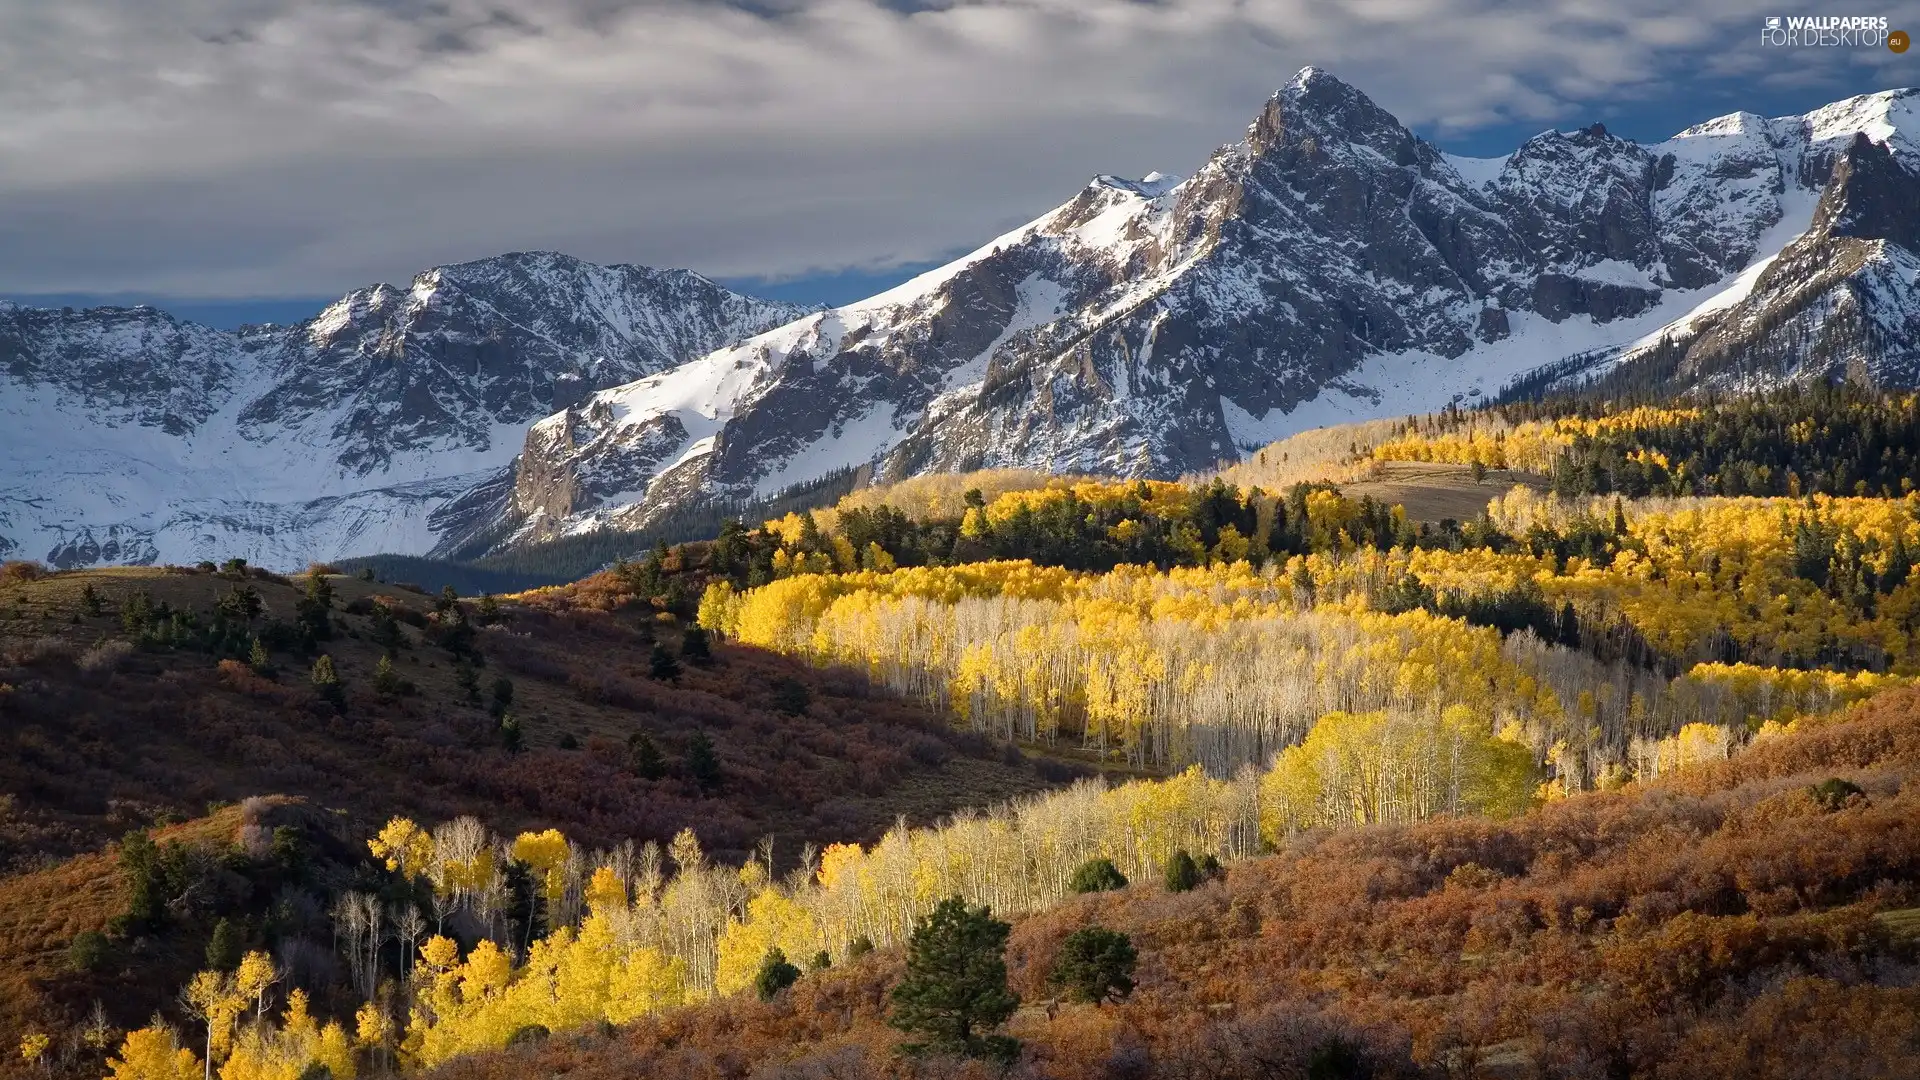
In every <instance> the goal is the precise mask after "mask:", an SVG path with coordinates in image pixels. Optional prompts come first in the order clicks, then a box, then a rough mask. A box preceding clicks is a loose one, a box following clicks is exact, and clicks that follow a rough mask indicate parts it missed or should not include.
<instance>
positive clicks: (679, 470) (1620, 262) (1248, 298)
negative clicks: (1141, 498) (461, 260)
mask: <svg viewBox="0 0 1920 1080" xmlns="http://www.w3.org/2000/svg"><path fill="white" fill-rule="evenodd" d="M1915 95H1916V92H1914V91H1890V92H1887V93H1882V94H1875V95H1870V96H1866V97H1861V98H1854V99H1850V100H1848V101H1845V102H1840V103H1838V104H1835V105H1832V106H1828V107H1826V108H1823V109H1820V110H1816V111H1815V112H1813V113H1809V114H1807V115H1806V116H1799V117H1786V118H1781V119H1763V118H1761V117H1758V116H1753V115H1751V114H1736V115H1733V116H1728V117H1722V118H1720V119H1718V120H1714V121H1710V122H1708V123H1706V124H1702V125H1700V126H1697V127H1694V128H1690V129H1688V130H1687V131H1684V132H1681V133H1680V134H1679V135H1677V136H1675V137H1674V138H1673V139H1670V140H1668V141H1667V142H1664V143H1659V144H1655V145H1641V144H1637V143H1634V142H1630V141H1628V140H1625V139H1621V138H1618V137H1615V136H1613V135H1611V134H1609V133H1607V132H1606V130H1605V129H1604V128H1602V127H1600V126H1599V125H1595V126H1593V127H1591V128H1587V129H1584V130H1578V131H1571V132H1557V131H1550V132H1546V133H1543V134H1541V135H1539V136H1536V137H1534V138H1533V139H1530V140H1528V141H1527V142H1526V144H1525V145H1523V146H1521V147H1520V148H1519V149H1518V150H1517V151H1515V152H1514V153H1513V154H1512V155H1510V156H1509V157H1507V158H1505V159H1504V160H1478V159H1465V158H1458V157H1454V156H1451V155H1448V154H1445V153H1442V152H1441V151H1439V150H1437V149H1436V148H1434V147H1433V146H1431V145H1430V144H1428V143H1426V142H1424V141H1422V140H1421V139H1419V138H1418V137H1416V136H1415V135H1413V134H1412V133H1411V132H1410V131H1408V130H1407V129H1406V128H1405V127H1404V126H1403V125H1401V124H1400V123H1399V122H1398V121H1397V120H1395V119H1394V117H1392V116H1391V115H1389V114H1388V113H1387V112H1385V111H1384V110H1382V109H1381V108H1379V106H1377V105H1375V104H1374V103H1373V102H1372V101H1370V100H1368V98H1367V97H1366V96H1365V95H1364V94H1362V93H1361V92H1359V91H1358V90H1356V89H1354V88H1353V87H1351V86H1348V85H1347V84H1345V83H1343V82H1341V81H1339V80H1338V79H1336V78H1334V77H1333V76H1331V75H1328V74H1327V73H1325V72H1322V71H1319V70H1316V69H1312V68H1308V69H1306V70H1304V71H1302V72H1301V73H1300V74H1299V75H1298V76H1297V77H1296V78H1295V79H1294V80H1293V81H1292V82H1291V83H1289V84H1288V85H1287V86H1286V87H1285V88H1284V89H1282V90H1281V91H1280V92H1279V93H1278V94H1276V95H1275V96H1274V97H1273V99H1272V100H1271V101H1269V102H1268V103H1267V105H1266V107H1265V108H1264V109H1263V110H1262V112H1261V114H1260V116H1259V117H1258V118H1257V119H1256V120H1255V122H1254V123H1253V124H1252V125H1251V126H1250V127H1249V128H1248V130H1247V134H1246V137H1245V138H1244V139H1242V140H1241V141H1240V142H1237V143H1235V144H1232V145H1230V146H1226V147H1223V148H1222V149H1220V150H1219V151H1218V152H1216V153H1215V154H1214V155H1213V156H1212V158H1210V159H1209V160H1208V161H1207V162H1206V163H1205V164H1204V165H1203V166H1202V167H1201V168H1200V169H1199V171H1198V172H1196V173H1195V174H1194V175H1193V177H1192V178H1191V179H1188V180H1185V181H1178V180H1176V179H1174V178H1167V177H1162V176H1159V175H1157V174H1155V175H1153V176H1150V177H1148V178H1147V179H1145V180H1141V181H1127V180H1121V179H1117V178H1114V177H1105V176H1103V177H1099V178H1096V179H1095V180H1094V181H1093V182H1092V183H1091V184H1089V185H1088V187H1087V188H1086V189H1085V190H1083V191H1082V192H1081V193H1080V194H1079V195H1078V196H1076V197H1075V198H1074V199H1072V200H1071V201H1069V202H1068V203H1067V204H1065V205H1063V206H1061V207H1060V208H1058V209H1056V210H1054V211H1053V212H1051V213H1049V214H1047V215H1045V216H1043V217H1041V218H1039V219H1038V220H1036V221H1034V222H1033V223H1031V224H1029V225H1027V226H1025V227H1023V228H1021V229H1018V230H1015V231H1014V232H1011V233H1009V234H1007V235H1005V236H1002V237H1000V238H998V239H997V240H995V241H993V242H992V243H990V244H988V245H986V246H984V247H982V248H981V249H979V250H978V251H975V252H974V253H972V254H970V255H968V256H966V257H965V258H962V259H960V260H957V261H955V262H954V263H952V264H950V265H948V266H945V267H942V268H940V269H938V270H935V271H933V272H931V273H928V274H925V275H923V276H921V277H920V278H917V279H915V280H914V281H912V282H909V283H907V284H906V285H903V286H901V287H899V288H897V289H894V290H891V291H889V292H886V293H882V294H881V295H878V296H875V297H872V298H870V299H868V300H865V301H862V302H860V303H857V304H851V305H848V306H846V307H841V308H836V309H832V310H828V311H822V312H817V313H813V314H810V315H808V316H806V317H804V318H802V319H800V320H798V321H796V322H793V323H790V324H788V325H786V326H782V327H780V328H778V329H776V330H772V331H770V332H768V333H766V334H762V335H760V336H758V337H756V338H753V339H751V340H748V341H745V342H743V343H740V344H737V345H733V346H730V347H728V348H726V349H722V350H720V351H717V352H714V353H711V354H709V355H707V356H705V357H702V358H700V359H698V360H695V361H693V362H691V363H689V364H687V365H685V366H682V367H680V368H677V369H674V370H672V371H664V372H661V373H658V374H653V375H649V376H647V377H645V378H642V379H640V380H638V381H636V382H633V383H629V384H627V385H624V386H620V387H616V388H613V389H609V390H605V391H602V392H600V393H598V394H595V395H592V396H591V397H588V398H585V399H583V400H582V401H580V402H579V403H577V404H575V405H573V406H572V407H570V408H568V409H565V410H563V411H560V412H558V413H556V414H555V415H553V416H550V417H548V418H546V419H545V420H542V421H540V422H539V423H537V424H535V425H534V426H533V428H532V430H531V431H530V432H529V433H528V436H527V440H526V447H525V451H524V453H523V454H522V456H521V458H520V460H519V463H518V465H517V467H516V470H515V473H514V476H513V483H512V486H511V489H510V490H509V488H508V487H507V486H506V485H505V484H502V483H500V482H498V481H496V482H495V483H494V484H493V486H491V487H489V488H488V489H486V490H485V491H484V492H476V493H475V494H474V496H473V497H471V498H470V499H469V500H468V502H469V505H471V506H472V507H473V510H474V512H473V518H474V520H475V521H476V522H477V521H479V519H482V518H484V519H486V521H485V524H484V529H485V534H484V535H485V536H486V537H487V538H488V541H487V542H488V543H515V542H522V543H523V542H527V541H531V540H538V539H541V538H547V537H552V536H555V535H561V534H565V533H571V532H580V531H584V530H588V529H593V528H598V527H603V526H608V525H614V526H622V527H643V526H645V525H647V524H648V523H650V522H653V521H657V520H660V519H661V518H662V517H663V516H664V515H667V514H669V513H673V512H675V511H676V510H677V509H683V508H684V507H685V506H687V505H688V504H689V503H690V502H693V501H697V500H706V499H725V500H742V499H748V498H752V497H755V496H764V495H765V494H767V493H769V492H771V491H774V490H778V489H780V488H782V487H786V486H788V485H793V484H798V483H804V482H806V481H808V480H810V479H812V478H814V477H817V476H819V475H821V474H823V473H825V472H828V471H830V470H834V469H843V468H847V467H850V466H858V465H866V464H871V465H873V466H874V467H875V472H876V476H878V477H879V478H881V479H887V478H898V477H901V476H906V475H911V474H915V473H921V472H926V471H932V470H955V469H971V468H980V467H995V466H1025V467H1033V468H1041V469H1049V470H1059V471H1069V470H1072V471H1089V472H1110V473H1120V474H1125V475H1147V476H1171V475H1177V474H1180V473H1184V472H1188V471H1193V470H1199V469H1204V468H1207V467H1209V466H1212V465H1214V464H1215V463H1217V462H1218V461H1220V460H1222V459H1230V458H1234V457H1237V456H1239V455H1240V454H1241V453H1244V452H1245V451H1247V450H1249V449H1252V448H1254V447H1257V446H1259V445H1262V444H1265V443H1267V442H1269V441H1271V440H1274V439H1277V438H1280V437H1282V436H1285V435H1287V434H1290V433H1292V432H1295V431H1299V430H1303V429H1306V428H1310V427H1314V426H1317V425H1320V424H1324V423H1330V422H1337V421H1344V420H1350V419H1356V418H1366V417H1372V416H1384V415H1393V414H1404V413H1407V412H1412V411H1419V410H1425V409H1430V408H1435V407H1438V406H1441V405H1444V404H1446V403H1447V402H1449V401H1453V400H1465V399H1470V398H1472V397H1475V396H1479V395H1481V394H1484V393H1488V392H1491V391H1494V390H1496V389H1498V388H1499V387H1500V386H1501V385H1502V384H1504V383H1506V382H1507V381H1508V380H1510V379H1512V378H1514V377H1515V376H1518V375H1521V374H1523V373H1525V372H1528V371H1530V370H1533V369H1536V368H1539V367H1541V366H1542V365H1545V364H1549V363H1550V362H1554V361H1560V360H1562V359H1563V358H1566V357H1569V356H1580V357H1582V359H1581V360H1580V361H1579V362H1577V363H1574V364H1572V365H1571V367H1573V368H1587V367H1592V366H1593V365H1594V364H1597V363H1603V362H1611V361H1613V360H1617V359H1618V358H1619V356H1620V355H1621V353H1622V351H1623V350H1625V349H1627V348H1629V347H1632V346H1634V345H1635V344H1637V343H1644V342H1646V341H1649V340H1656V341H1657V340H1658V339H1659V337H1660V335H1661V333H1662V331H1663V328H1666V327H1668V326H1669V324H1671V323H1673V322H1674V321H1675V320H1676V319H1677V318H1681V317H1683V316H1687V315H1688V314H1689V313H1690V312H1694V311H1696V309H1698V308H1700V307H1701V306H1702V305H1703V302H1704V303H1705V305H1706V306H1707V307H1708V308H1713V307H1714V306H1715V305H1718V306H1719V307H1720V308H1723V309H1726V310H1729V311H1732V310H1733V309H1734V307H1735V306H1739V311H1738V312H1737V313H1736V314H1737V315H1738V319H1737V322H1728V323H1727V324H1726V325H1727V326H1728V327H1733V326H1735V325H1739V326H1745V327H1748V328H1749V329H1748V330H1746V331H1742V333H1744V334H1745V335H1746V336H1744V337H1740V336H1735V337H1728V336H1727V334H1726V333H1724V332H1723V333H1722V334H1721V335H1720V338H1719V339H1718V340H1720V341H1722V342H1723V345H1722V346H1721V348H1722V352H1723V353H1724V354H1725V355H1727V356H1735V357H1739V356H1745V355H1747V354H1748V353H1749V352H1751V351H1752V350H1753V349H1755V348H1762V347H1765V348H1775V347H1776V346H1775V345H1772V344H1766V343H1765V342H1763V341H1762V340H1761V338H1763V337H1765V336H1766V334H1768V333H1771V334H1773V335H1774V338H1778V337H1779V333H1776V332H1775V331H1774V330H1772V329H1768V330H1766V331H1764V332H1762V331H1761V330H1759V329H1755V328H1773V327H1775V326H1776V324H1777V323H1779V322H1781V320H1784V319H1786V318H1787V315H1786V312H1787V311H1788V309H1789V308H1791V309H1792V310H1794V311H1797V312H1800V313H1801V315H1800V316H1797V317H1796V319H1794V320H1789V321H1792V322H1793V323H1794V325H1793V327H1791V328H1789V330H1787V331H1784V332H1785V333H1789V334H1791V335H1798V336H1799V337H1805V336H1807V335H1809V334H1812V335H1813V336H1816V337H1817V336H1819V335H1820V334H1821V333H1837V332H1839V328H1840V327H1842V326H1843V325H1851V324H1861V325H1866V324H1872V325H1874V326H1877V327H1879V330H1878V331H1876V332H1877V333H1879V334H1881V337H1879V338H1876V339H1873V340H1875V341H1876V342H1878V344H1877V345H1875V346H1873V347H1874V348H1876V349H1879V350H1880V351H1881V352H1882V353H1884V354H1885V355H1886V356H1888V357H1892V358H1895V359H1889V360H1888V361H1886V362H1879V363H1878V364H1877V366H1876V364H1874V363H1868V364H1867V365H1866V367H1867V368H1868V369H1869V371H1870V373H1871V374H1872V375H1873V376H1874V377H1877V378H1883V379H1886V380H1890V381H1893V382H1896V383H1900V384H1906V383H1909V382H1911V381H1912V380H1913V378H1914V371H1913V365H1912V364H1911V363H1908V362H1907V361H1905V360H1900V359H1897V357H1901V356H1905V355H1906V353H1905V352H1901V351H1900V350H1901V349H1903V348H1904V349H1906V350H1909V351H1910V350H1911V348H1912V347H1913V346H1912V342H1913V341H1914V340H1915V337H1916V333H1915V327H1914V325H1913V322H1912V316H1911V314H1910V312H1911V311H1912V310H1913V307H1914V305H1913V293H1914V283H1913V282H1914V277H1913V274H1912V273H1911V272H1904V271H1905V268H1906V267H1907V266H1908V265H1909V264H1910V263H1911V262H1912V261H1913V259H1914V255H1913V250H1914V249H1913V247H1912V246H1911V241H1912V237H1911V232H1912V230H1913V229H1914V228H1915V222H1916V221H1920V217H1917V216H1916V215H1917V214H1920V204H1916V203H1915V202H1914V200H1913V198H1912V196H1911V190H1912V183H1913V180H1912V175H1913V174H1912V172H1911V171H1910V170H1911V169H1912V164H1911V163H1912V162H1913V160H1914V155H1915V146H1914V144H1913V142H1912V141H1911V140H1912V139H1913V138H1914V134H1913V133H1914V131H1915V129H1916V123H1915V115H1914V111H1913V110H1914V103H1915V102H1916V100H1920V98H1916V96H1915ZM1832 176H1839V177H1840V181H1839V182H1837V183H1829V177H1832ZM1903 177H1904V178H1906V179H1904V180H1903V179H1901V178H1903ZM1823 189H1824V190H1826V191H1828V192H1829V197H1828V199H1827V202H1826V203H1825V204H1821V205H1822V208H1821V212H1820V216H1819V217H1818V218H1817V219H1816V216H1815V212H1814V211H1815V207H1816V204H1817V203H1820V200H1821V198H1822V196H1821V192H1822V190H1823ZM1836 192H1838V193H1840V194H1836ZM1856 193H1857V194H1856ZM1839 222H1851V223H1853V224H1851V225H1844V226H1843V225H1840V224H1836V223H1839ZM1843 234H1844V235H1843ZM1796 238H1798V239H1796ZM1820 238H1825V239H1820ZM1783 251H1785V252H1786V254H1785V255H1784V256H1783V255H1782V254H1781V253H1782V252H1783ZM1776 258H1780V259H1784V260H1785V261H1784V262H1782V263H1781V265H1782V267H1783V268H1784V267H1787V266H1792V267H1793V268H1794V269H1793V270H1792V272H1791V274H1788V273H1787V272H1786V271H1785V270H1784V269H1783V270H1782V271H1781V272H1779V273H1776V274H1775V275H1774V276H1773V278H1770V279H1766V280H1765V281H1763V283H1762V284H1761V286H1760V287H1759V288H1758V289H1757V290H1755V291H1753V295H1752V298H1751V300H1749V301H1747V302H1746V303H1744V304H1743V305H1736V299H1737V297H1735V295H1734V294H1735V293H1736V292H1740V291H1741V290H1746V289H1750V288H1752V285H1753V283H1752V281H1751V279H1750V275H1754V274H1758V273H1760V267H1761V266H1762V264H1763V263H1765V262H1766V261H1768V260H1773V259H1776ZM1805 281H1813V282H1815V283H1816V285H1815V287H1813V288H1812V290H1811V291H1809V290H1808V288H1805V287H1803V286H1802V285H1801V284H1799V283H1802V282H1805ZM1820 283H1825V284H1820ZM1836 283H1838V284H1836ZM1836 288H1838V289H1841V290H1842V291H1844V292H1845V293H1846V295H1847V296H1848V297H1853V298H1854V301H1857V302H1854V301H1848V302H1842V299H1841V298H1840V297H1839V295H1838V294H1837V293H1835V292H1834V289H1836ZM1742 295H1744V293H1742ZM1820 328H1827V329H1824V330H1823V329H1820ZM1755 335H1759V336H1755ZM1774 338H1769V339H1768V341H1772V340H1774ZM1795 340H1798V337H1796V338H1795ZM1901 341H1904V342H1905V344H1904V345H1896V344H1890V343H1897V342H1901ZM1781 347H1784V346H1781ZM1729 362H1732V361H1727V360H1717V361H1710V360H1708V359H1705V358H1704V354H1703V359H1702V360H1701V361H1700V363H1702V364H1706V365H1708V366H1712V365H1714V364H1719V365H1721V366H1724V365H1725V364H1726V363H1729ZM1776 366H1778V365H1776ZM1787 368H1790V369H1792V370H1799V369H1798V367H1796V366H1795V363H1788V364H1787ZM1715 370H1718V369H1717V368H1716V369H1715ZM1782 370H1786V369H1785V368H1783V369H1782ZM449 535H450V536H453V535H457V530H456V531H450V533H449ZM469 535H470V536H476V535H481V534H480V533H479V532H478V531H476V532H474V533H470V534H469Z"/></svg>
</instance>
